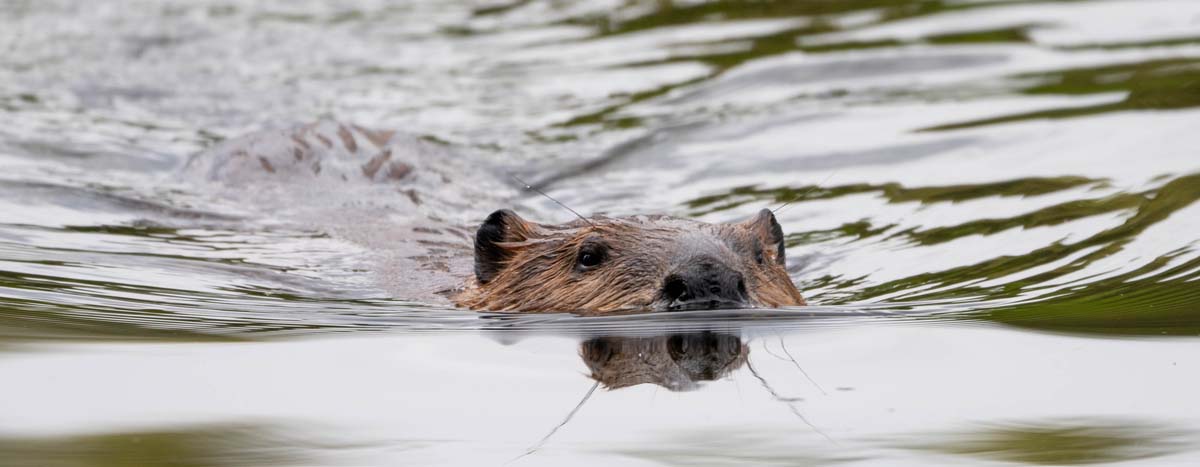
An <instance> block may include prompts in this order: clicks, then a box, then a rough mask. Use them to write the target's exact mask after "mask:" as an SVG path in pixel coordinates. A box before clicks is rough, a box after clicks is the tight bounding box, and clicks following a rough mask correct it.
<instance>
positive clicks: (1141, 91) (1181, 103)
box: [921, 59, 1200, 131]
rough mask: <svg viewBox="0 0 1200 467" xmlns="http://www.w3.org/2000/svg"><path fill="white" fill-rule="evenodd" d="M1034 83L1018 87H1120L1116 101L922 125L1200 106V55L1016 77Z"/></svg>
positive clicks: (1054, 91) (1064, 91) (1042, 91)
mask: <svg viewBox="0 0 1200 467" xmlns="http://www.w3.org/2000/svg"><path fill="white" fill-rule="evenodd" d="M1013 78H1015V79H1018V80H1029V81H1033V82H1035V83H1037V84H1034V85H1032V86H1030V87H1027V88H1024V89H1022V90H1021V92H1022V93H1024V94H1029V95H1088V94H1099V93H1112V92H1124V93H1127V95H1126V96H1125V98H1124V99H1122V100H1121V101H1119V102H1112V103H1107V104H1099V105H1090V106H1085V107H1066V108H1057V109H1050V110H1040V111H1036V112H1027V113H1020V114H1014V115H1005V116H1000V117H992V118H986V119H980V120H972V121H968V122H961V123H953V124H949V125H939V126H935V127H930V128H925V129H923V130H921V131H939V130H952V129H957V128H968V127H977V126H983V125H992V124H997V123H1006V122H1015V121H1021V120H1032V119H1042V118H1049V119H1061V118H1072V117H1082V116H1087V115H1097V114H1102V113H1108V112H1118V111H1128V110H1173V109H1185V108H1191V107H1196V106H1200V60H1197V59H1168V60H1154V61H1148V62H1141V63H1134V64H1125V65H1107V66H1101V67H1092V68H1074V69H1069V70H1056V71H1050V72H1044V73H1028V74H1021V75H1017V76H1014V77H1013Z"/></svg>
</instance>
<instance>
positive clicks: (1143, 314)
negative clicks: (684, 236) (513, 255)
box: [687, 174, 1200, 336]
mask: <svg viewBox="0 0 1200 467" xmlns="http://www.w3.org/2000/svg"><path fill="white" fill-rule="evenodd" d="M1103 184H1104V182H1103V181H1102V180H1093V179H1087V178H1082V177H1057V178H1026V179H1016V180H1010V181H1004V182H998V183H989V184H980V185H952V186H942V187H919V188H905V187H901V186H899V185H897V184H884V185H865V184H859V185H847V186H834V187H827V188H818V187H811V186H804V187H787V188H778V189H757V188H754V187H738V188H734V189H732V190H729V191H728V192H726V193H724V194H718V195H711V196H705V197H702V198H697V199H694V200H692V201H691V202H689V203H687V206H688V207H690V208H692V209H694V210H695V212H696V213H697V214H704V213H710V212H714V211H721V210H725V209H730V208H733V207H737V206H740V205H742V204H746V203H762V202H763V200H770V201H772V202H774V203H783V202H787V201H793V200H794V201H793V202H803V201H809V200H819V199H829V198H837V197H841V196H846V195H853V194H860V193H878V194H879V195H880V196H881V197H883V198H884V199H886V200H887V201H888V202H889V203H900V202H919V203H923V204H929V203H944V202H959V201H966V200H971V199H978V198H984V197H989V196H1035V195H1040V194H1047V193H1053V192H1057V191H1062V190H1067V189H1071V188H1076V187H1087V186H1094V187H1098V186H1103ZM1198 199H1200V174H1195V175H1187V176H1182V177H1176V178H1174V179H1170V180H1169V181H1167V182H1166V183H1165V184H1163V185H1162V186H1161V187H1159V188H1156V189H1152V190H1147V191H1145V192H1141V193H1119V194H1114V195H1108V196H1104V197H1099V198H1092V199H1078V200H1073V201H1068V202H1064V203H1060V204H1056V205H1052V206H1048V207H1044V208H1040V209H1037V210H1034V211H1031V212H1027V213H1022V214H1019V215H1015V216H1011V217H1007V218H994V219H976V220H970V221H966V222H963V223H960V224H957V225H951V226H946V227H937V228H929V229H919V228H917V229H906V230H901V231H891V232H890V233H889V231H890V230H891V229H893V228H894V227H895V226H893V225H882V226H877V225H873V224H871V223H870V222H869V221H866V220H862V221H858V222H852V223H846V224H843V225H841V226H839V227H836V228H833V229H825V230H815V231H802V232H794V233H791V234H789V235H788V236H787V244H788V247H789V248H790V247H796V246H799V245H803V244H814V243H820V242H828V241H833V240H838V239H853V240H860V239H864V238H869V237H877V236H884V238H886V239H889V240H899V241H902V242H905V243H908V244H910V245H911V246H913V247H919V246H924V245H931V244H937V243H944V242H948V241H951V240H955V239H959V238H963V237H966V236H971V235H995V234H999V233H1001V232H1004V231H1006V230H1009V229H1014V228H1024V229H1029V228H1036V227H1046V226H1053V225H1058V224H1063V223H1066V222H1071V221H1076V220H1080V219H1083V218H1086V217H1091V216H1096V215H1101V214H1112V213H1122V212H1123V213H1129V216H1128V217H1127V218H1125V219H1124V221H1123V222H1122V223H1121V224H1120V225H1118V226H1115V227H1112V228H1109V229H1106V230H1104V231H1101V232H1099V233H1096V234H1094V235H1092V236H1090V237H1087V238H1085V239H1082V240H1079V241H1076V242H1073V243H1063V242H1061V241H1060V242H1054V243H1051V244H1049V245H1046V246H1043V247H1041V248H1037V249H1035V250H1033V251H1030V252H1029V253H1026V254H1021V255H1015V256H999V257H994V258H990V259H987V260H985V261H981V262H978V263H975V264H969V265H963V266H959V267H955V268H951V269H947V270H942V271H934V272H928V273H924V274H917V275H913V276H909V277H905V278H903V279H898V280H894V281H889V282H885V283H881V284H876V285H871V286H867V287H862V286H861V283H862V281H863V278H836V277H822V278H815V279H813V281H812V282H811V283H808V284H801V287H802V289H803V288H818V287H819V288H832V289H835V290H841V291H844V292H845V293H844V294H830V296H824V297H819V298H818V299H817V300H816V302H818V303H822V304H835V303H836V304H842V303H854V302H859V301H864V300H870V299H873V298H876V297H881V296H885V295H888V296H892V297H893V298H892V299H891V300H893V301H895V302H905V301H923V300H956V301H961V300H968V301H971V302H975V303H979V304H980V308H989V307H991V308H990V309H987V310H986V311H980V312H977V313H971V314H968V315H966V317H969V318H984V319H989V320H993V321H997V322H1002V323H1006V324H1011V325H1017V326H1022V327H1029V328H1037V329H1045V330H1055V331H1066V332H1095V333H1109V334H1130V335H1188V336H1192V335H1200V258H1193V259H1190V260H1184V261H1180V260H1179V258H1186V256H1184V255H1186V254H1189V253H1193V251H1192V249H1191V247H1182V248H1180V249H1177V250H1176V251H1174V252H1172V253H1170V254H1168V255H1164V256H1163V257H1160V258H1156V259H1153V260H1151V261H1149V262H1148V263H1147V264H1145V265H1143V266H1141V267H1138V268H1136V269H1134V270H1131V271H1128V272H1123V273H1121V274H1116V275H1112V276H1110V277H1105V278H1102V279H1089V278H1084V279H1081V280H1076V281H1075V282H1074V283H1071V284H1066V285H1064V286H1047V285H1044V284H1046V283H1049V282H1051V281H1052V280H1054V279H1057V278H1060V277H1064V276H1066V275H1068V274H1073V273H1078V272H1081V271H1084V270H1086V268H1087V267H1089V266H1090V265H1093V264H1095V263H1096V262H1098V261H1100V260H1102V259H1105V258H1108V257H1111V256H1113V255H1115V254H1117V253H1119V252H1121V251H1122V250H1123V249H1124V247H1125V246H1126V245H1127V244H1129V243H1130V242H1132V241H1134V240H1135V239H1136V238H1138V236H1139V235H1141V234H1142V233H1143V232H1144V231H1145V230H1146V229H1148V228H1150V227H1151V226H1154V225H1155V224H1158V223H1159V222H1162V221H1163V220H1165V219H1167V217H1168V216H1170V215H1172V214H1173V213H1175V212H1177V211H1179V210H1181V209H1183V208H1185V207H1188V206H1190V205H1191V204H1193V203H1194V202H1196V201H1197V200H1198ZM1072 255H1078V257H1077V258H1073V259H1071V260H1070V261H1067V262H1066V263H1065V264H1060V265H1055V266H1054V267H1052V268H1050V269H1048V270H1046V271H1044V272H1039V273H1037V274H1034V275H1031V276H1029V277H1025V278H1021V279H1016V280H1012V281H1009V282H1006V283H1003V284H1001V285H993V286H975V285H971V284H972V283H978V282H980V281H982V280H985V279H999V278H1003V277H1005V276H1009V275H1014V274H1019V273H1022V272H1025V271H1030V270H1031V269H1033V268H1037V267H1042V266H1049V265H1052V263H1054V262H1057V261H1061V260H1065V259H1068V257H1070V256H1072ZM1103 272H1104V271H1098V272H1097V274H1100V273H1103ZM931 285H932V286H936V287H937V290H935V291H932V292H915V293H908V294H905V293H904V292H905V291H907V290H919V288H921V287H927V286H931ZM1055 287H1057V289H1056V288H1055ZM1031 292H1034V293H1038V294H1042V295H1043V296H1042V297H1040V298H1038V299H1037V300H1036V301H1025V302H1019V303H1018V304H1015V305H1005V306H1002V307H996V306H993V305H989V303H1001V302H1004V301H1011V300H1013V299H1020V298H1022V297H1026V296H1028V294H1029V293H1031ZM895 294H900V295H899V296H896V295H895Z"/></svg>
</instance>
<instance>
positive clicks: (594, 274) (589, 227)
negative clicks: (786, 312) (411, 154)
mask: <svg viewBox="0 0 1200 467" xmlns="http://www.w3.org/2000/svg"><path fill="white" fill-rule="evenodd" d="M510 214H511V213H510ZM502 222H503V226H502V227H503V230H504V236H503V238H502V239H501V240H502V241H500V242H497V243H496V246H498V247H499V248H500V249H501V251H500V254H501V256H502V257H501V259H500V260H499V263H500V264H499V268H498V271H497V272H496V273H495V274H494V276H493V277H490V278H488V279H487V280H476V281H473V282H474V283H473V284H471V285H469V286H468V287H467V289H466V290H464V291H463V292H461V293H460V294H458V295H457V296H455V297H454V301H455V303H456V304H457V305H459V306H463V307H467V308H472V309H477V310H484V309H486V310H492V311H575V312H594V313H608V312H617V311H636V310H646V309H655V308H661V305H663V304H662V297H661V295H660V294H661V292H660V291H661V290H662V289H663V283H664V279H665V277H667V276H668V274H670V273H671V268H672V263H673V262H676V261H679V257H680V255H681V254H682V250H681V249H686V248H687V246H688V244H689V243H695V242H709V243H708V244H709V245H714V244H715V245H716V246H714V247H711V248H710V251H711V250H716V251H721V252H723V254H722V255H721V258H720V260H721V261H722V262H723V263H724V264H726V265H728V266H730V267H732V268H733V269H735V270H737V271H739V272H741V273H742V274H743V276H744V278H745V281H746V284H745V285H746V291H747V293H748V299H749V303H748V304H747V305H749V306H766V307H779V306H796V305H804V304H805V302H804V298H803V297H801V295H800V292H799V291H798V290H797V289H796V287H795V285H793V284H792V281H791V279H790V278H789V277H788V274H787V271H786V270H785V269H784V266H783V261H782V258H779V257H777V254H778V252H779V251H782V250H781V249H776V248H775V246H773V245H775V244H776V242H774V241H773V240H772V232H771V226H772V225H774V226H776V229H777V228H778V224H776V223H775V221H774V217H773V216H771V215H770V211H765V210H764V212H763V213H760V214H759V215H758V216H756V217H754V218H753V219H750V220H748V221H745V222H741V223H732V224H708V223H704V222H699V221H693V220H688V219H679V218H672V217H667V216H635V217H627V218H609V217H596V218H592V219H589V220H588V221H584V220H577V221H574V222H571V223H567V224H563V225H543V224H537V223H534V222H529V221H526V220H524V219H521V218H520V217H518V216H516V215H515V214H511V215H507V216H503V218H502ZM776 233H777V234H778V231H776ZM780 240H782V239H781V238H780ZM588 242H593V243H594V242H602V243H603V244H604V245H605V246H606V247H607V248H606V251H607V255H608V256H607V259H606V260H605V262H604V263H603V264H601V265H600V266H598V267H596V268H593V269H590V270H581V269H580V268H579V266H578V265H577V258H578V257H579V252H580V249H581V247H583V245H584V244H585V243H588ZM756 253H761V259H762V261H761V263H760V262H759V261H758V258H759V256H757V255H756ZM476 254H477V261H478V260H479V259H478V255H479V254H480V253H479V248H478V246H477V249H476Z"/></svg>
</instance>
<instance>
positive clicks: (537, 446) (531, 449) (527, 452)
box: [504, 381, 600, 465]
mask: <svg viewBox="0 0 1200 467" xmlns="http://www.w3.org/2000/svg"><path fill="white" fill-rule="evenodd" d="M597 387H600V381H596V383H595V384H593V385H592V388H591V389H588V392H587V394H584V395H583V399H581V400H580V401H579V403H578V404H576V405H575V408H574V409H571V413H568V414H567V417H566V418H564V419H563V421H562V422H560V423H559V424H558V425H556V426H555V427H554V429H552V430H550V432H549V433H546V436H543V437H542V439H541V440H539V441H538V442H537V443H536V444H534V445H533V446H530V447H529V449H526V450H525V452H524V453H523V454H521V455H519V456H517V457H514V458H512V460H509V461H508V462H505V463H504V465H508V464H511V463H513V462H516V461H518V460H520V459H521V458H522V457H525V456H528V455H530V454H533V453H535V452H537V450H538V449H541V448H542V445H543V444H546V441H547V440H549V439H550V437H551V436H554V433H557V432H558V429H559V428H562V427H563V426H564V425H566V424H567V422H570V421H571V418H572V417H574V416H575V412H578V411H579V409H580V408H582V407H583V403H584V402H587V401H588V399H591V397H592V393H593V392H596V388H597Z"/></svg>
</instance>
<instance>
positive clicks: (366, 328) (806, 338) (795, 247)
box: [0, 0, 1200, 466]
mask: <svg viewBox="0 0 1200 467" xmlns="http://www.w3.org/2000/svg"><path fill="white" fill-rule="evenodd" d="M0 26H2V27H0V169H2V170H0V374H4V375H5V376H4V384H3V386H4V389H3V390H0V465H63V466H67V465H71V466H75V465H164V464H169V465H314V464H315V465H331V464H346V465H396V464H402V463H409V464H416V465H497V464H503V463H505V462H508V461H510V460H514V459H515V461H514V462H513V465H605V466H609V465H826V464H842V465H945V464H954V465H962V464H967V465H973V464H979V465H1010V464H1013V463H1015V464H1033V465H1082V464H1108V463H1121V465H1188V464H1191V463H1196V462H1197V461H1198V460H1200V409H1198V408H1197V404H1196V403H1195V394H1197V393H1200V379H1198V378H1197V377H1196V376H1195V375H1196V374H1198V372H1200V345H1198V344H1200V341H1197V340H1196V338H1197V336H1200V241H1198V240H1200V235H1197V232H1200V203H1197V202H1196V201H1197V199H1198V198H1200V149H1198V148H1200V2H1196V1H1191V0H1124V1H1117V0H1113V1H1106V0H1094V1H1038V0H1014V1H1003V0H982V1H979V0H958V1H953V0H940V1H939V0H920V1H918V0H860V1H851V0H846V1H825V0H808V1H790V2H779V1H765V0H764V1H753V2H750V1H746V2H743V1H713V2H701V1H687V2H682V1H681V2H673V1H633V0H620V1H616V0H614V1H591V2H571V1H529V0H517V1H512V2H463V1H445V0H439V1H412V2H378V1H370V0H356V1H336V2H335V1H316V0H310V1H259V2H232V1H230V2H225V1H217V0H187V1H167V0H164V1H140V0H121V1H116V0H92V1H86V2H84V1H55V0H39V1H26V0H8V1H2V2H0ZM322 117H332V118H336V119H338V120H340V121H346V122H354V123H357V124H360V125H365V126H369V127H373V128H380V129H398V130H401V131H403V132H406V133H410V134H413V135H415V136H417V137H418V138H419V139H420V140H421V141H423V142H424V143H423V144H428V145H431V146H434V145H436V146H437V147H439V148H442V149H444V150H445V151H446V153H448V154H457V155H460V156H461V157H464V158H466V159H464V160H473V161H481V162H479V163H477V164H473V165H471V166H470V169H469V170H471V171H472V173H471V174H464V176H466V175H470V177H480V176H493V175H494V179H495V180H499V181H500V183H499V185H498V186H501V187H503V188H498V189H496V190H494V191H495V192H494V193H488V194H486V195H478V196H476V195H471V194H462V193H457V194H444V195H447V196H449V197H450V201H447V202H446V203H445V204H437V203H432V204H427V205H426V206H432V207H429V208H428V209H430V210H434V211H437V212H432V213H429V212H426V213H424V214H427V215H432V216H434V217H435V218H436V219H437V220H438V222H444V223H446V224H451V225H456V226H461V227H463V228H467V229H469V228H471V226H473V225H475V224H477V223H478V222H479V221H480V220H481V219H482V218H483V217H484V216H486V214H487V213H488V212H490V211H492V210H495V209H498V208H504V207H509V208H513V209H515V210H517V211H518V212H520V213H522V215H523V216H525V217H527V218H530V219H536V220H539V221H543V222H563V221H568V220H570V219H571V218H572V215H571V214H570V213H569V212H566V211H565V210H563V209H561V208H559V207H558V206H557V205H555V204H554V203H552V202H550V201H549V200H546V199H544V198H541V197H539V196H536V195H531V194H529V193H527V192H522V191H521V190H520V187H519V186H517V185H516V184H515V183H509V182H507V181H505V178H504V176H503V174H505V173H507V172H512V173H515V174H518V175H519V176H521V177H522V178H523V179H528V180H529V181H530V182H531V183H533V184H534V185H537V186H539V187H541V189H542V190H543V191H545V192H547V193H548V194H549V195H551V196H553V197H555V198H557V199H559V200H561V201H562V202H564V203H565V204H567V205H570V206H571V207H573V208H574V209H575V210H577V211H580V212H584V213H608V214H612V215H629V214H638V213H665V214H671V215H676V216H684V217H692V218H697V219H701V220H705V221H710V222H726V221H733V220H738V219H742V218H745V217H747V216H749V215H751V214H753V213H755V212H757V211H758V210H760V209H762V208H764V207H779V206H781V205H784V204H786V207H783V208H781V209H778V210H777V212H776V215H777V217H778V219H779V221H780V223H781V224H782V225H783V229H784V231H785V233H786V234H787V246H788V255H789V264H788V269H789V271H790V273H791V277H792V279H793V280H794V281H795V282H796V283H797V285H798V286H799V288H800V290H801V291H803V292H804V294H805V296H806V297H807V298H808V300H809V302H810V303H811V304H812V305H814V306H811V307H808V308H806V309H800V310H796V309H785V310H735V311H727V312H711V313H707V312H685V313H678V314H670V315H636V316H609V317H580V316H573V315H570V314H539V315H498V314H479V313H473V312H465V311H461V310H453V309H446V308H445V307H444V306H438V305H433V304H430V303H424V302H422V301H421V300H415V299H413V297H408V296H401V295H398V294H397V292H396V291H397V289H398V285H397V284H396V280H395V278H396V277H399V276H398V275H397V271H396V268H398V267H401V266H398V265H403V264H406V263H404V262H403V261H402V260H403V259H405V254H406V253H405V250H403V249H402V248H399V247H396V246H395V244H396V242H394V239H395V235H394V232H392V231H391V229H390V227H389V224H388V223H387V221H386V220H384V221H380V220H379V219H377V217H378V216H376V215H375V213H377V212H381V211H380V210H386V209H388V206H389V205H390V203H392V202H393V201H394V199H391V198H390V197H391V196H401V195H399V194H396V193H378V192H372V193H369V194H368V195H364V192H362V191H353V190H350V191H344V192H343V191H323V192H319V193H315V194H314V193H311V192H310V193H308V194H307V195H308V196H307V197H305V198H293V197H290V196H283V197H278V196H277V197H270V196H268V195H270V194H271V193H274V192H265V193H259V195H260V196H257V197H256V198H254V199H256V200H258V201H257V202H246V201H245V200H244V199H242V200H239V199H234V198H231V197H229V196H225V194H224V193H222V192H220V191H219V190H216V189H214V188H213V187H211V186H207V185H204V184H196V183H191V182H192V181H191V180H187V179H186V178H181V177H180V176H179V173H180V172H179V171H180V168H181V167H182V166H183V164H184V163H185V161H186V160H187V158H188V156H190V155H191V154H194V153H197V152H199V151H201V150H203V149H205V148H209V147H212V146H213V145H214V144H217V143H219V142H221V141H224V140H228V139H231V138H235V137H238V136H240V135H244V134H246V133H249V132H252V131H256V130H261V129H267V128H279V127H286V126H290V125H294V124H299V123H306V122H311V121H315V120H317V119H319V118H322ZM472 186H474V187H477V188H478V187H479V186H480V185H472ZM506 190H507V191H506ZM434 198H436V197H434ZM314 202H319V203H322V204H324V205H325V206H327V207H329V206H332V207H334V208H336V209H337V211H338V212H339V213H340V215H339V216H337V217H335V218H332V219H331V218H326V217H322V218H319V219H318V218H314V217H304V216H297V215H293V214H294V213H295V212H296V211H303V209H302V208H304V207H305V206H298V204H308V203H314ZM410 220H411V219H410ZM400 285H407V286H409V287H408V288H409V289H411V288H413V286H414V284H400ZM415 285H416V286H420V285H423V284H415ZM399 288H400V289H403V288H404V287H399ZM585 395H587V396H586V397H585ZM581 399H584V400H585V402H583V403H582V404H581V405H578V406H577V404H580V400H581ZM572 409H574V410H572ZM556 426H558V427H559V428H556Z"/></svg>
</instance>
